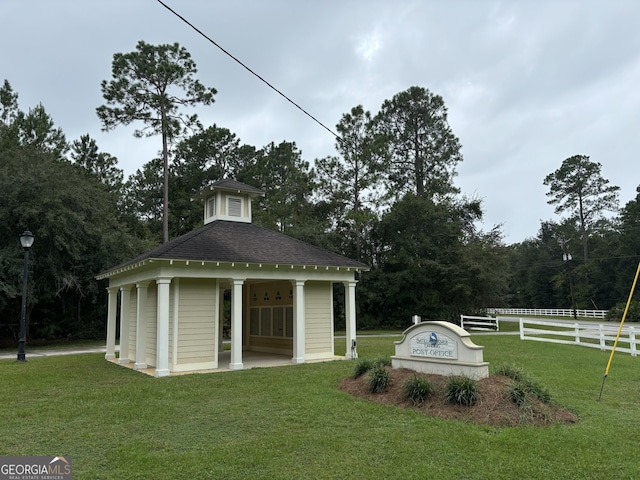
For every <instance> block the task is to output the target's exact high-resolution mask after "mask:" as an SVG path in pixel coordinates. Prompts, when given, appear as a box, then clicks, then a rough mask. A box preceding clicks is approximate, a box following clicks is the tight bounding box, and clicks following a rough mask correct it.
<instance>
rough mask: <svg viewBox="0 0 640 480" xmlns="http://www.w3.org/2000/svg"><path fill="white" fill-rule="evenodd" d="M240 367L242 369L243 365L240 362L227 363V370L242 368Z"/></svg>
mask: <svg viewBox="0 0 640 480" xmlns="http://www.w3.org/2000/svg"><path fill="white" fill-rule="evenodd" d="M242 369H244V365H243V364H242V362H240V363H230V364H229V370H242Z"/></svg>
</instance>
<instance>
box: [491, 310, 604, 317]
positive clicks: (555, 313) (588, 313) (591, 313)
mask: <svg viewBox="0 0 640 480" xmlns="http://www.w3.org/2000/svg"><path fill="white" fill-rule="evenodd" d="M487 313H488V314H492V315H535V316H549V317H573V310H572V309H571V308H487ZM576 315H577V316H578V317H582V318H602V319H604V318H606V316H607V310H579V309H578V310H576Z"/></svg>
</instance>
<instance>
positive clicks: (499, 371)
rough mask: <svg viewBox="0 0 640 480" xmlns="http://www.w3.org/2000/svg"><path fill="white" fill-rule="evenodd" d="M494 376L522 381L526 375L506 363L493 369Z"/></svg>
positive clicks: (518, 368) (519, 368)
mask: <svg viewBox="0 0 640 480" xmlns="http://www.w3.org/2000/svg"><path fill="white" fill-rule="evenodd" d="M494 373H495V374H496V375H502V376H503V377H509V378H512V379H513V380H522V379H523V378H525V377H527V374H526V373H525V371H524V370H523V369H522V368H521V367H517V366H515V365H511V364H508V363H501V364H500V365H498V366H497V367H496V368H495V369H494Z"/></svg>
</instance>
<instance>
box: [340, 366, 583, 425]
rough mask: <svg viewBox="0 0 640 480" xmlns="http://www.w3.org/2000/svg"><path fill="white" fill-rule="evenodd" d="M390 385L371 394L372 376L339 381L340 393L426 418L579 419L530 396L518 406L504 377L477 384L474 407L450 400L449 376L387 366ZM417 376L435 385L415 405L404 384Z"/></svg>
mask: <svg viewBox="0 0 640 480" xmlns="http://www.w3.org/2000/svg"><path fill="white" fill-rule="evenodd" d="M386 368H387V371H388V373H389V378H390V384H389V386H388V387H387V389H386V390H385V391H383V392H380V393H372V392H371V388H370V385H369V375H367V374H364V375H360V376H358V377H357V378H354V377H353V376H349V377H347V378H344V379H343V380H342V381H341V382H340V387H339V388H340V390H343V391H345V392H348V393H350V394H351V395H353V396H356V397H361V398H365V399H367V400H371V401H373V402H378V403H382V404H393V405H397V406H398V407H401V408H412V409H415V410H418V411H420V412H422V413H424V414H425V415H428V416H431V417H436V418H443V419H455V420H463V421H466V422H472V423H479V424H486V425H493V426H520V425H536V426H546V425H550V424H554V423H565V424H571V423H575V422H577V421H578V416H577V415H576V414H575V413H574V412H571V411H570V410H568V409H566V408H564V407H562V406H560V405H558V404H556V403H554V402H552V401H551V402H545V401H542V400H540V399H539V398H536V397H535V396H534V395H528V396H527V398H526V401H525V402H522V403H521V405H520V406H519V405H518V404H517V402H516V399H514V396H513V395H512V393H511V392H512V391H513V383H514V380H513V379H512V378H510V377H507V376H503V375H491V376H489V377H487V378H484V379H482V380H479V381H478V382H477V400H476V401H475V402H474V404H473V405H469V406H467V405H458V404H456V403H452V402H450V401H449V400H448V399H447V396H446V388H447V382H448V381H449V380H450V379H449V378H448V377H445V376H442V375H432V374H423V373H417V372H414V371H412V370H408V369H404V368H403V369H396V368H389V367H386ZM414 377H419V378H424V379H426V380H427V381H428V383H429V384H430V385H431V386H432V388H433V392H432V393H431V394H430V395H428V396H427V397H426V398H425V399H424V400H423V401H421V402H415V401H413V400H411V399H410V398H407V396H406V395H405V391H404V388H403V387H404V385H405V383H406V382H407V381H409V380H411V379H412V378H414Z"/></svg>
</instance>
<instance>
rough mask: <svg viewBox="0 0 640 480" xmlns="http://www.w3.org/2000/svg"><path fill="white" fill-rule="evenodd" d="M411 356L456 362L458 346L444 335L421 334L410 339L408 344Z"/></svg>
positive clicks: (434, 333)
mask: <svg viewBox="0 0 640 480" xmlns="http://www.w3.org/2000/svg"><path fill="white" fill-rule="evenodd" d="M409 348H410V352H411V356H413V357H429V358H439V359H441V360H457V359H458V344H457V342H456V341H455V340H454V339H453V338H451V337H449V336H448V335H445V334H444V333H436V332H430V333H427V332H422V333H418V334H417V335H414V336H413V337H411V340H410V342H409Z"/></svg>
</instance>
